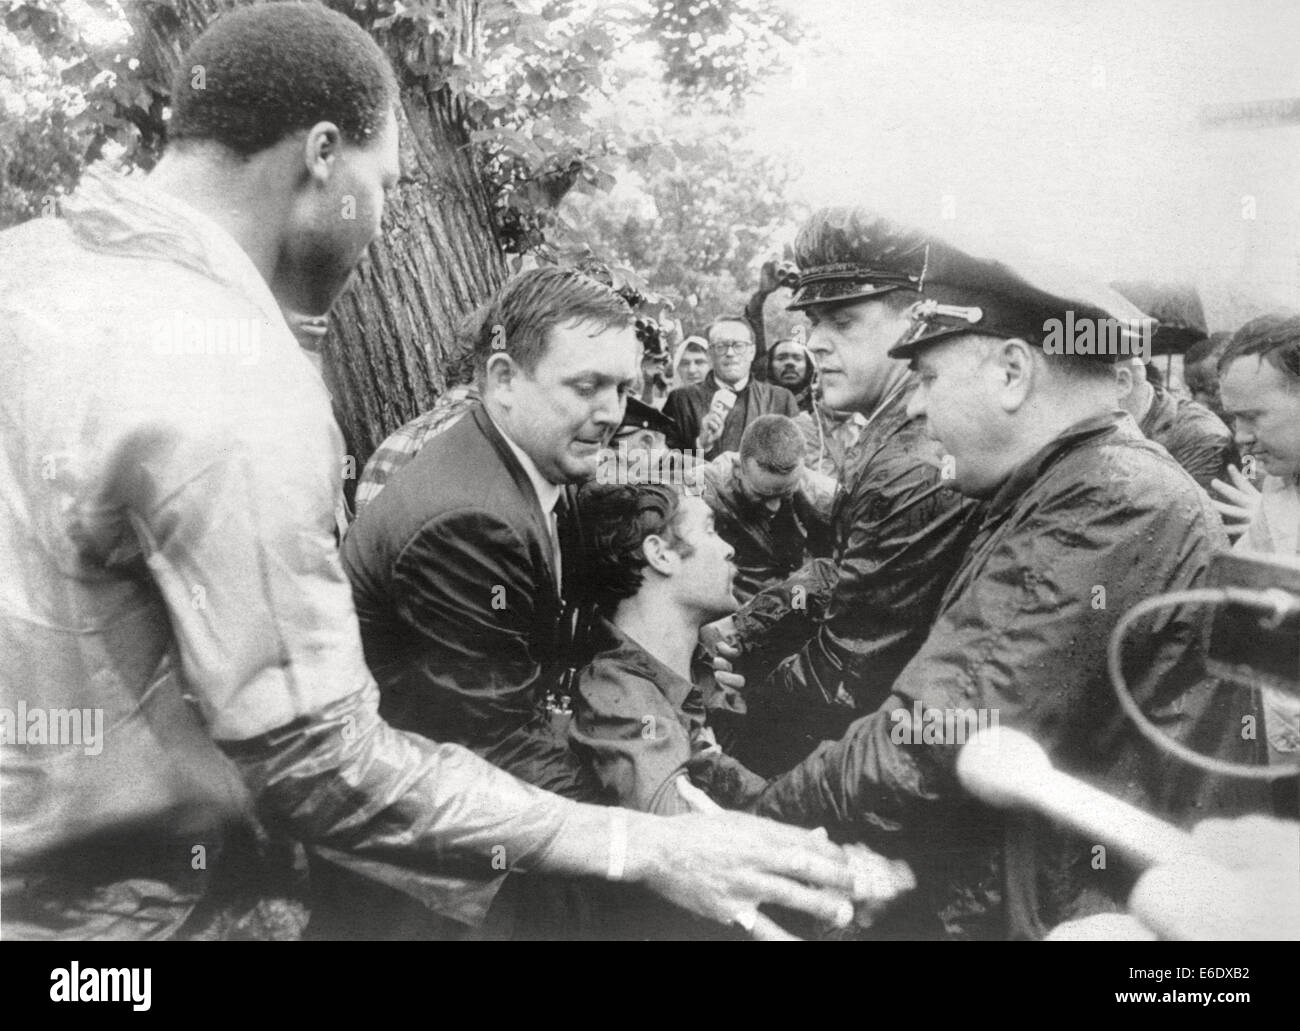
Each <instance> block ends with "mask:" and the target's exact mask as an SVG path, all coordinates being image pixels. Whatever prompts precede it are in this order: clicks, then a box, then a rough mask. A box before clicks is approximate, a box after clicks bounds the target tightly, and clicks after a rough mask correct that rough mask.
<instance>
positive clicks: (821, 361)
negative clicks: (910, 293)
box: [807, 294, 910, 414]
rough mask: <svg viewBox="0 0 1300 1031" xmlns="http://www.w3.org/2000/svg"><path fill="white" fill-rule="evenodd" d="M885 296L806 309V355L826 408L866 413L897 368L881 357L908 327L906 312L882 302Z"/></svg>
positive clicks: (882, 394)
mask: <svg viewBox="0 0 1300 1031" xmlns="http://www.w3.org/2000/svg"><path fill="white" fill-rule="evenodd" d="M891 296H893V295H892V294H883V295H881V296H879V297H873V298H867V299H866V300H862V301H850V302H848V303H845V304H816V305H813V307H811V308H809V309H808V312H807V314H808V321H809V322H810V323H811V324H812V332H811V333H810V334H809V336H808V350H809V351H811V352H812V354H813V355H814V356H815V357H816V359H817V365H818V368H819V371H820V376H821V385H822V401H823V402H824V403H825V404H826V406H827V407H828V408H836V409H840V410H841V411H854V412H863V413H866V414H870V412H871V411H872V410H873V409H874V408H875V407H876V405H878V404H879V403H880V402H881V401H883V400H884V396H885V389H886V385H887V384H888V382H889V379H890V376H891V375H893V374H894V373H895V372H896V371H897V370H898V367H899V363H898V362H896V361H895V360H894V359H893V358H890V357H888V355H887V354H886V352H887V351H888V350H889V348H890V347H892V346H893V345H894V343H895V342H896V341H897V340H898V338H899V337H901V336H902V335H903V333H904V331H905V330H907V329H908V327H909V326H910V322H909V320H908V318H907V311H906V308H903V307H902V306H901V305H898V304H895V303H893V302H890V301H888V300H886V298H888V297H891Z"/></svg>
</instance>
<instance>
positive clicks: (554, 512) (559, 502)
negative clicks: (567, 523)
mask: <svg viewBox="0 0 1300 1031" xmlns="http://www.w3.org/2000/svg"><path fill="white" fill-rule="evenodd" d="M563 505H564V495H563V494H561V495H560V496H559V497H558V498H556V499H555V504H554V505H552V506H551V512H550V519H549V520H547V522H548V525H549V526H550V529H551V554H552V555H554V556H555V590H556V593H557V594H559V595H560V596H561V597H563V595H564V589H563V587H562V586H561V584H562V583H563V580H562V579H561V578H562V576H563V574H564V568H563V566H562V564H561V559H560V554H561V553H560V508H561V507H562V506H563Z"/></svg>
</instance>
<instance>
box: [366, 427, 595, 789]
mask: <svg viewBox="0 0 1300 1031" xmlns="http://www.w3.org/2000/svg"><path fill="white" fill-rule="evenodd" d="M570 500H572V499H570ZM573 543H574V542H572V541H562V545H564V547H563V553H564V555H565V558H566V568H565V577H564V578H565V581H566V582H572V583H577V582H578V581H580V580H581V576H580V574H579V573H578V570H577V568H576V566H574V565H571V564H569V563H568V561H567V560H568V557H569V556H570V555H572V556H574V558H575V560H576V559H577V557H578V555H579V549H578V548H575V547H572V544H573ZM343 565H344V569H345V570H346V571H347V574H348V578H349V579H350V580H351V581H352V592H353V598H354V599H355V602H356V607H357V617H358V619H359V620H360V623H361V635H362V642H363V644H364V646H365V652H366V661H367V663H368V664H369V665H370V668H371V670H372V672H373V673H374V675H375V679H376V680H377V681H378V682H379V689H380V693H381V697H382V704H381V710H380V711H381V713H382V714H383V716H384V717H385V718H386V719H387V720H388V721H389V722H391V723H392V724H393V725H394V726H397V727H400V728H402V729H406V730H413V731H415V732H417V733H420V734H423V735H425V736H426V737H430V738H433V739H434V740H435V741H452V742H456V743H458V744H463V745H465V746H466V747H468V748H472V749H473V750H474V751H476V752H478V753H479V754H480V755H482V756H483V757H484V758H486V759H488V760H490V761H491V762H493V763H495V764H496V765H498V766H500V767H501V768H502V769H505V770H508V771H510V772H511V773H513V774H515V775H516V776H517V777H519V778H520V779H522V780H525V781H527V782H529V783H530V784H536V785H538V786H539V787H543V788H546V789H547V790H549V791H554V792H556V793H558V794H561V795H566V796H568V797H571V798H578V799H590V798H593V797H595V795H596V787H595V784H594V781H593V780H592V778H591V776H590V774H589V773H588V772H587V771H586V770H585V769H584V768H583V766H582V764H581V763H580V762H579V761H578V759H577V758H576V757H575V756H574V755H573V753H572V752H571V751H570V750H569V747H568V744H567V742H566V741H565V739H564V737H563V736H562V735H561V734H559V733H557V732H556V731H555V730H553V729H552V727H551V725H550V721H549V719H548V716H547V710H546V699H547V694H548V693H549V692H551V691H553V690H554V689H555V688H556V686H557V683H558V681H559V674H560V671H561V667H562V656H561V655H560V653H559V643H560V636H559V626H560V618H561V604H560V601H559V599H558V597H557V591H556V577H555V571H554V569H553V568H552V558H551V543H550V532H549V529H548V517H547V516H546V515H544V514H543V513H542V509H541V505H540V504H539V503H538V500H537V496H536V493H535V492H534V490H533V487H532V484H531V483H530V482H529V480H528V476H527V474H526V473H525V472H524V470H523V468H522V467H521V466H520V464H519V462H518V460H517V459H516V458H515V456H514V454H513V453H512V452H511V451H510V448H509V446H508V445H507V444H506V442H505V440H504V438H503V437H502V436H501V434H500V432H499V431H498V430H497V429H496V427H495V426H493V425H492V421H491V420H490V419H489V418H488V416H487V413H486V411H485V410H484V409H483V407H482V406H481V405H479V406H475V407H474V408H473V409H472V410H471V411H470V413H469V414H468V415H467V416H466V417H465V418H463V419H461V420H460V421H459V422H458V423H457V424H456V425H455V426H453V427H452V428H451V429H449V430H446V431H445V432H444V433H442V434H440V435H439V436H438V437H436V438H434V439H433V440H431V441H430V442H429V443H428V444H427V445H426V446H425V447H424V448H423V449H422V450H421V451H420V453H419V454H418V455H416V457H415V458H413V459H411V461H410V462H408V463H407V464H406V465H405V466H403V467H402V469H400V470H399V471H398V472H397V473H396V474H395V475H394V476H393V478H392V479H391V480H390V481H389V483H388V485H387V486H386V487H385V488H384V491H383V493H382V494H380V495H379V496H378V497H377V498H375V500H374V501H373V502H371V504H369V505H368V506H367V507H366V508H365V509H364V510H363V511H362V513H361V515H360V516H359V517H358V519H357V521H356V522H355V523H353V525H352V528H351V529H350V530H349V532H348V535H347V538H346V540H345V541H344V543H343Z"/></svg>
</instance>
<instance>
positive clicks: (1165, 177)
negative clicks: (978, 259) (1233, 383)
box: [745, 0, 1300, 328]
mask: <svg viewBox="0 0 1300 1031" xmlns="http://www.w3.org/2000/svg"><path fill="white" fill-rule="evenodd" d="M794 10H795V11H796V12H797V14H798V16H799V17H800V19H801V20H802V22H803V23H804V25H805V27H806V36H805V38H804V40H803V41H802V42H801V44H800V45H799V46H798V47H797V48H796V50H795V52H794V55H793V62H792V67H791V70H790V72H789V73H788V74H783V75H781V76H779V77H777V78H775V79H773V80H772V81H771V82H770V83H769V84H768V85H767V87H766V88H765V90H764V91H763V93H762V94H760V95H758V96H756V97H753V98H751V100H750V101H749V103H748V105H747V108H746V113H745V118H746V120H747V121H748V122H749V123H750V125H751V126H752V129H753V133H754V139H755V141H756V143H757V145H758V146H760V147H761V148H762V149H764V150H768V151H771V152H772V153H777V154H782V155H784V156H787V157H788V158H790V159H791V160H793V161H794V162H795V163H796V165H797V167H798V168H799V174H798V175H797V178H796V180H795V183H794V186H793V192H794V195H795V196H796V198H797V199H798V200H800V201H802V202H804V203H806V204H808V205H810V206H813V207H816V206H821V205H824V204H845V203H860V204H866V205H869V206H871V207H873V208H876V209H879V210H880V211H882V212H883V213H886V214H890V215H892V216H893V217H895V218H897V219H900V220H903V221H906V222H909V223H912V224H915V225H918V226H920V227H922V228H926V229H929V230H931V231H933V232H937V233H939V234H940V235H942V236H944V237H946V238H948V239H951V240H953V241H954V242H956V243H959V244H962V245H965V246H967V247H969V248H972V249H974V250H976V251H978V252H981V253H997V254H999V255H1000V256H1001V255H1004V254H1015V253H1020V252H1025V253H1032V254H1038V255H1047V256H1051V257H1053V258H1056V259H1060V260H1066V261H1068V262H1070V263H1071V264H1076V265H1079V266H1080V267H1083V268H1085V269H1087V270H1088V271H1090V272H1092V273H1094V274H1096V275H1099V276H1102V277H1105V278H1107V279H1115V278H1128V279H1132V278H1144V277H1156V278H1159V279H1182V280H1188V281H1191V282H1194V283H1195V284H1196V285H1197V286H1198V288H1200V290H1201V292H1202V298H1203V300H1204V301H1205V303H1206V308H1207V316H1209V317H1210V319H1211V322H1212V325H1211V328H1217V327H1216V326H1215V325H1213V323H1215V322H1220V323H1224V322H1229V321H1231V320H1232V319H1233V318H1235V317H1237V316H1238V315H1240V312H1239V311H1238V310H1237V309H1239V308H1241V307H1242V305H1243V304H1244V305H1246V306H1247V307H1250V306H1252V305H1255V306H1258V307H1268V306H1276V305H1277V304H1279V303H1281V304H1290V305H1296V306H1300V127H1282V128H1278V127H1269V128H1233V129H1213V130H1211V129H1206V128H1203V127H1202V126H1201V125H1200V124H1199V115H1200V113H1201V112H1202V110H1203V109H1204V107H1205V106H1206V105H1212V104H1223V103H1239V102H1243V101H1252V100H1269V99H1280V98H1300V3H1297V2H1296V0H1126V2H1114V0H1091V2H1075V0H980V2H978V3H970V2H964V3H963V2H955V0H906V2H904V0H803V2H800V3H798V4H797V5H795V7H794ZM1225 328H1229V327H1226V326H1225Z"/></svg>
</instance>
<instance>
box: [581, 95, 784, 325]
mask: <svg viewBox="0 0 1300 1031" xmlns="http://www.w3.org/2000/svg"><path fill="white" fill-rule="evenodd" d="M676 131H677V133H678V138H677V140H676V141H675V144H674V147H673V151H672V153H673V157H674V160H671V161H668V160H665V159H664V158H663V155H662V153H661V152H657V151H650V152H646V153H645V154H644V155H642V156H641V157H640V159H639V160H634V161H630V162H629V172H628V173H627V174H625V175H623V176H620V185H619V189H618V191H616V192H615V193H614V194H612V195H600V196H597V197H592V198H584V197H574V198H571V199H570V201H569V202H568V203H567V204H566V205H565V208H564V209H563V214H564V215H565V216H566V219H565V224H566V226H568V227H569V229H568V233H567V236H568V238H570V239H572V240H573V241H574V245H575V246H577V247H586V248H589V249H590V250H592V251H593V252H595V253H598V254H604V255H606V256H607V257H608V259H609V260H610V261H614V262H618V263H619V264H623V265H627V266H630V267H631V268H635V269H637V270H638V271H639V272H640V273H641V274H642V275H643V276H644V277H645V279H646V282H647V283H649V285H650V286H651V287H652V288H653V289H655V290H656V291H659V292H660V293H663V294H666V295H668V296H670V297H672V298H673V299H674V300H675V301H676V302H677V308H676V312H675V314H677V315H678V316H679V317H680V318H682V319H683V320H684V321H685V322H686V323H687V328H688V329H689V328H692V327H693V328H700V327H702V326H704V325H705V324H707V323H708V322H711V321H712V320H713V319H714V318H717V317H718V316H720V315H723V314H735V313H737V312H739V311H740V310H741V309H742V308H743V307H744V304H745V301H746V300H747V299H748V296H749V293H750V291H751V290H752V289H753V287H754V286H755V285H756V284H755V278H756V277H755V271H756V267H757V266H758V265H759V264H760V263H761V262H762V260H763V259H765V258H767V257H769V256H770V255H771V254H772V252H773V250H774V247H775V246H776V244H777V242H778V241H779V240H780V239H781V238H782V237H783V236H789V235H790V234H791V232H792V230H793V227H794V225H795V224H796V223H797V220H798V215H799V212H798V211H797V210H796V209H795V208H794V206H793V205H792V204H791V203H790V202H789V201H788V200H787V199H786V190H785V187H786V184H787V182H788V180H789V178H790V171H789V169H787V168H786V167H784V166H783V165H782V164H781V163H779V162H777V161H775V160H773V159H772V158H770V157H768V156H766V155H762V154H757V153H754V152H753V151H750V150H748V149H746V147H745V145H744V141H743V137H742V136H741V134H740V132H739V131H738V130H737V128H736V127H735V125H734V123H732V122H731V121H729V120H727V119H725V118H721V117H717V116H713V117H708V116H696V117H694V118H690V119H684V118H679V119H678V121H677V123H676ZM576 227H581V228H580V229H579V228H576Z"/></svg>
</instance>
